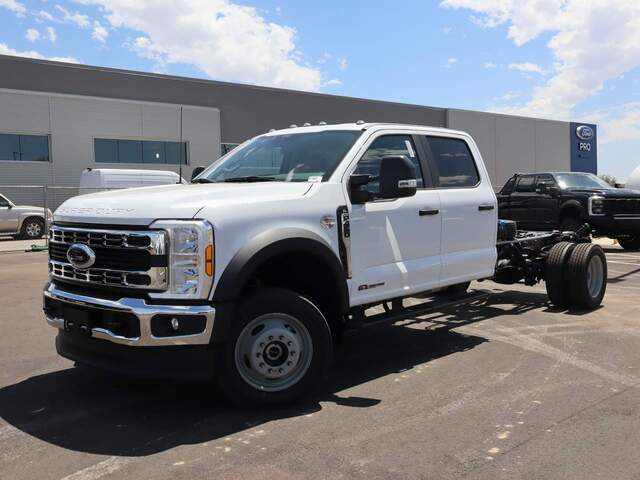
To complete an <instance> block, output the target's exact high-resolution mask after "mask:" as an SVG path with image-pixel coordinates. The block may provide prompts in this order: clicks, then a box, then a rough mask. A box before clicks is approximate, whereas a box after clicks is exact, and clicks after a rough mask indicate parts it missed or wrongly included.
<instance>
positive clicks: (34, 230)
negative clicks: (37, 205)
mask: <svg viewBox="0 0 640 480" xmlns="http://www.w3.org/2000/svg"><path fill="white" fill-rule="evenodd" d="M20 236H21V237H22V238H25V239H27V240H36V239H38V238H42V237H43V236H44V220H42V219H41V218H38V217H29V218H27V219H26V220H25V221H24V222H22V228H21V229H20Z"/></svg>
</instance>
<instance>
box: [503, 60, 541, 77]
mask: <svg viewBox="0 0 640 480" xmlns="http://www.w3.org/2000/svg"><path fill="white" fill-rule="evenodd" d="M509 70H517V71H519V72H525V73H539V74H540V75H544V74H545V73H546V72H545V70H544V69H543V68H542V67H541V66H540V65H537V64H535V63H531V62H523V63H510V64H509Z"/></svg>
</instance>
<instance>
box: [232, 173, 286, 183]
mask: <svg viewBox="0 0 640 480" xmlns="http://www.w3.org/2000/svg"><path fill="white" fill-rule="evenodd" d="M275 179H276V178H275V177H261V176H258V175H247V176H246V177H232V178H225V179H224V181H225V182H236V183H243V182H244V183H251V182H271V181H273V180H275Z"/></svg>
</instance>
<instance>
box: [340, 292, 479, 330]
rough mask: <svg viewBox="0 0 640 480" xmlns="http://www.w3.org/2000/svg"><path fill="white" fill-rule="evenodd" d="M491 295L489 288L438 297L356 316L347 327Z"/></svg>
mask: <svg viewBox="0 0 640 480" xmlns="http://www.w3.org/2000/svg"><path fill="white" fill-rule="evenodd" d="M490 295H491V292H490V291H488V290H472V291H469V292H466V293H464V294H462V295H458V296H455V297H451V296H449V297H445V298H442V299H440V298H438V299H436V300H433V301H431V302H425V303H420V304H418V305H411V306H408V307H403V308H402V310H395V309H394V310H391V311H389V312H384V313H378V314H376V315H372V316H370V317H365V318H364V319H356V318H354V319H352V320H350V321H349V322H347V324H346V328H347V330H355V329H359V328H370V327H376V326H378V325H384V324H386V323H393V322H397V321H398V320H404V319H406V318H407V317H415V316H419V315H426V314H428V313H432V312H435V311H438V310H444V309H446V308H452V307H457V306H459V305H464V304H467V303H472V302H476V301H480V300H486V299H487V298H489V296H490ZM410 298H411V297H410Z"/></svg>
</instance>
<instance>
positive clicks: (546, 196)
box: [532, 173, 558, 230]
mask: <svg viewBox="0 0 640 480" xmlns="http://www.w3.org/2000/svg"><path fill="white" fill-rule="evenodd" d="M541 184H545V185H546V187H547V190H546V191H543V190H542V189H541V188H540V187H541ZM551 187H557V184H556V181H555V179H554V178H553V175H549V174H546V173H545V174H540V175H538V177H537V179H536V200H535V203H534V205H533V207H534V210H535V211H534V219H535V220H534V222H532V223H533V228H534V229H539V230H553V229H554V228H556V226H557V225H558V197H557V195H552V194H551V193H550V192H549V188H551Z"/></svg>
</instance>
